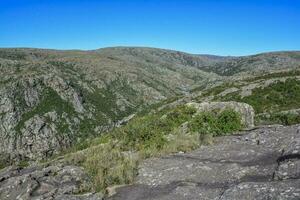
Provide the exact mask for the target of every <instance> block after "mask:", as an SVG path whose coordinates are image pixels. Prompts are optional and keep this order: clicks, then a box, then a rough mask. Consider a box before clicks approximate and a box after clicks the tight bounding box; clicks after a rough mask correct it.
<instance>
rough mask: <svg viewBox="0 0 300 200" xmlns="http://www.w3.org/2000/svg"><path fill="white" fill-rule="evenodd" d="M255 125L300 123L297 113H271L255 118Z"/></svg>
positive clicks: (299, 116)
mask: <svg viewBox="0 0 300 200" xmlns="http://www.w3.org/2000/svg"><path fill="white" fill-rule="evenodd" d="M256 121H257V124H282V125H286V126H288V125H293V124H299V123H300V115H299V114H298V113H289V112H286V113H283V112H279V113H271V114H265V115H259V116H257V119H256Z"/></svg>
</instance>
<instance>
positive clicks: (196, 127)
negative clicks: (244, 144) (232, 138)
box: [189, 110, 242, 136]
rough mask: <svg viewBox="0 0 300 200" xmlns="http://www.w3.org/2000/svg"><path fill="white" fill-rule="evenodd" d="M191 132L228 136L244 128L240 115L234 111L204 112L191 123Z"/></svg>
mask: <svg viewBox="0 0 300 200" xmlns="http://www.w3.org/2000/svg"><path fill="white" fill-rule="evenodd" d="M189 127H190V129H191V131H193V132H197V133H199V134H200V135H206V134H212V135H213V136H219V135H226V134H228V133H231V132H233V131H237V130H240V129H241V128H242V124H241V117H240V115H239V114H238V113H237V112H235V111H233V110H224V111H221V112H217V111H216V112H203V113H200V114H198V115H196V116H195V117H194V118H193V119H192V120H191V122H190V123H189Z"/></svg>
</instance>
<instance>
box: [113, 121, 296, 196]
mask: <svg viewBox="0 0 300 200" xmlns="http://www.w3.org/2000/svg"><path fill="white" fill-rule="evenodd" d="M299 130H300V129H299V126H291V127H283V126H272V127H261V128H256V129H253V130H250V131H246V132H241V133H238V134H237V135H234V136H225V137H219V138H217V139H216V142H215V144H214V145H212V146H202V147H201V148H199V149H197V150H195V151H193V152H190V153H177V154H172V155H169V156H164V157H162V158H153V159H149V160H146V161H144V162H143V163H142V164H141V166H140V169H139V175H138V177H137V179H136V182H135V183H134V184H133V185H130V186H126V187H122V188H119V189H117V193H116V194H115V195H113V196H112V197H111V198H109V199H113V200H119V199H120V200H121V199H122V200H140V199H145V200H146V199H149V200H150V199H151V200H156V199H157V200H158V199H159V200H167V199H168V200H171V199H172V200H177V199H178V200H181V199H188V200H193V199H195V200H196V199H232V200H233V199H249V200H250V199H294V200H296V199H299V198H300V168H299V167H300V154H299V151H300V131H299Z"/></svg>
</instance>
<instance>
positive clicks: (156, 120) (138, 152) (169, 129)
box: [66, 106, 242, 191]
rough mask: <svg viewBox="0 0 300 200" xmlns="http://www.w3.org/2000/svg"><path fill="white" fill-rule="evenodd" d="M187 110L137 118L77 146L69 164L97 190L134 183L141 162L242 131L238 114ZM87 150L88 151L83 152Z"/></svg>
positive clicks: (69, 155)
mask: <svg viewBox="0 0 300 200" xmlns="http://www.w3.org/2000/svg"><path fill="white" fill-rule="evenodd" d="M195 114H196V109H195V108H193V107H188V106H178V107H176V108H166V109H163V110H161V111H159V112H156V113H149V114H148V115H145V116H138V117H136V118H134V119H132V120H131V121H130V122H129V123H128V124H127V125H125V126H123V127H120V128H117V129H115V130H113V131H111V132H109V133H107V134H105V135H102V136H100V137H98V138H96V139H94V140H91V141H89V142H86V143H85V144H84V145H80V146H77V148H76V149H77V150H78V149H81V151H77V152H75V153H70V154H68V155H67V156H66V157H67V160H68V161H69V162H71V163H73V164H77V165H81V166H83V167H84V168H85V169H86V171H87V172H88V173H89V175H90V176H91V178H92V179H93V182H94V186H95V189H96V190H97V191H104V190H105V188H107V187H108V186H112V185H120V184H128V183H131V182H132V181H133V179H134V177H135V176H136V173H137V166H138V162H139V161H140V160H141V159H144V158H148V157H153V156H159V155H164V154H168V153H174V152H178V151H183V152H186V151H190V150H192V149H195V148H196V147H199V145H200V144H202V143H211V142H212V136H219V135H225V134H229V133H232V132H234V131H236V130H239V129H241V128H242V125H241V120H240V116H239V114H237V113H236V112H234V111H232V110H224V111H215V112H213V113H208V112H205V113H200V114H196V115H195ZM83 148H86V149H83Z"/></svg>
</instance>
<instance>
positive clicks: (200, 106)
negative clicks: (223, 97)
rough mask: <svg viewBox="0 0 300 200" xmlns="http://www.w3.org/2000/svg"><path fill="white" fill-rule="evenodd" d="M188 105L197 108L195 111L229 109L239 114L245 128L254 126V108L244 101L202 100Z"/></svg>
mask: <svg viewBox="0 0 300 200" xmlns="http://www.w3.org/2000/svg"><path fill="white" fill-rule="evenodd" d="M187 105H188V106H192V107H194V108H196V109H197V112H204V111H208V112H209V111H215V110H219V111H222V110H225V109H231V110H234V111H235V112H237V113H239V114H240V116H241V123H242V124H243V125H244V126H245V128H253V127H254V115H255V114H254V109H253V108H252V106H250V105H248V104H246V103H239V102H234V101H229V102H203V103H195V102H193V103H188V104H187Z"/></svg>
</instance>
